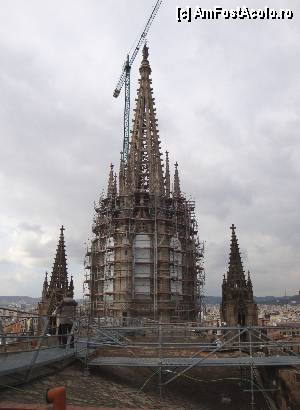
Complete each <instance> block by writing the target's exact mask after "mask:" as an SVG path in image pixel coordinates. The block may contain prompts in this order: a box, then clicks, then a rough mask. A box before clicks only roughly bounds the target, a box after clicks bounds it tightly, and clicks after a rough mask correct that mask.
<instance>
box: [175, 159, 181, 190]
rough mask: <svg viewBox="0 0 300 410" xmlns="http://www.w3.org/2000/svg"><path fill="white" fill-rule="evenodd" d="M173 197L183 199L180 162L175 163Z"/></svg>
mask: <svg viewBox="0 0 300 410" xmlns="http://www.w3.org/2000/svg"><path fill="white" fill-rule="evenodd" d="M173 197H174V198H180V197H181V190H180V180H179V172H178V162H176V163H175V173H174V187H173Z"/></svg>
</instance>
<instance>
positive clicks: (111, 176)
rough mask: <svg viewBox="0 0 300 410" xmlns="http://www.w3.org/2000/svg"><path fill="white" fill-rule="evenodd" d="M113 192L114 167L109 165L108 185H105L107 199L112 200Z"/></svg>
mask: <svg viewBox="0 0 300 410" xmlns="http://www.w3.org/2000/svg"><path fill="white" fill-rule="evenodd" d="M113 191H114V166H113V164H110V171H109V176H108V184H107V197H108V198H112V196H113Z"/></svg>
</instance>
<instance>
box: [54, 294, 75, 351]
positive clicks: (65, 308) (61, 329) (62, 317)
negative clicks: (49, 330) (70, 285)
mask: <svg viewBox="0 0 300 410" xmlns="http://www.w3.org/2000/svg"><path fill="white" fill-rule="evenodd" d="M76 306H77V302H76V301H75V300H74V299H73V297H72V295H71V293H67V295H66V296H65V297H64V298H63V300H62V301H61V302H60V303H59V305H58V306H57V308H56V320H57V322H56V324H57V326H58V341H59V344H60V346H62V347H64V346H66V344H67V342H68V336H69V335H70V333H71V330H72V327H73V323H74V319H75V316H76ZM70 347H74V335H72V337H71V342H70Z"/></svg>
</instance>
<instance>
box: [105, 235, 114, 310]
mask: <svg viewBox="0 0 300 410" xmlns="http://www.w3.org/2000/svg"><path fill="white" fill-rule="evenodd" d="M105 245H106V246H105V254H104V282H103V300H104V301H105V302H112V301H113V298H114V297H113V292H114V280H113V278H114V262H115V250H114V238H113V237H112V236H111V237H109V238H107V239H106V244H105Z"/></svg>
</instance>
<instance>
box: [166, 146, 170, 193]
mask: <svg viewBox="0 0 300 410" xmlns="http://www.w3.org/2000/svg"><path fill="white" fill-rule="evenodd" d="M170 185H171V183H170V164H169V153H168V151H166V171H165V189H166V197H167V198H170Z"/></svg>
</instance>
